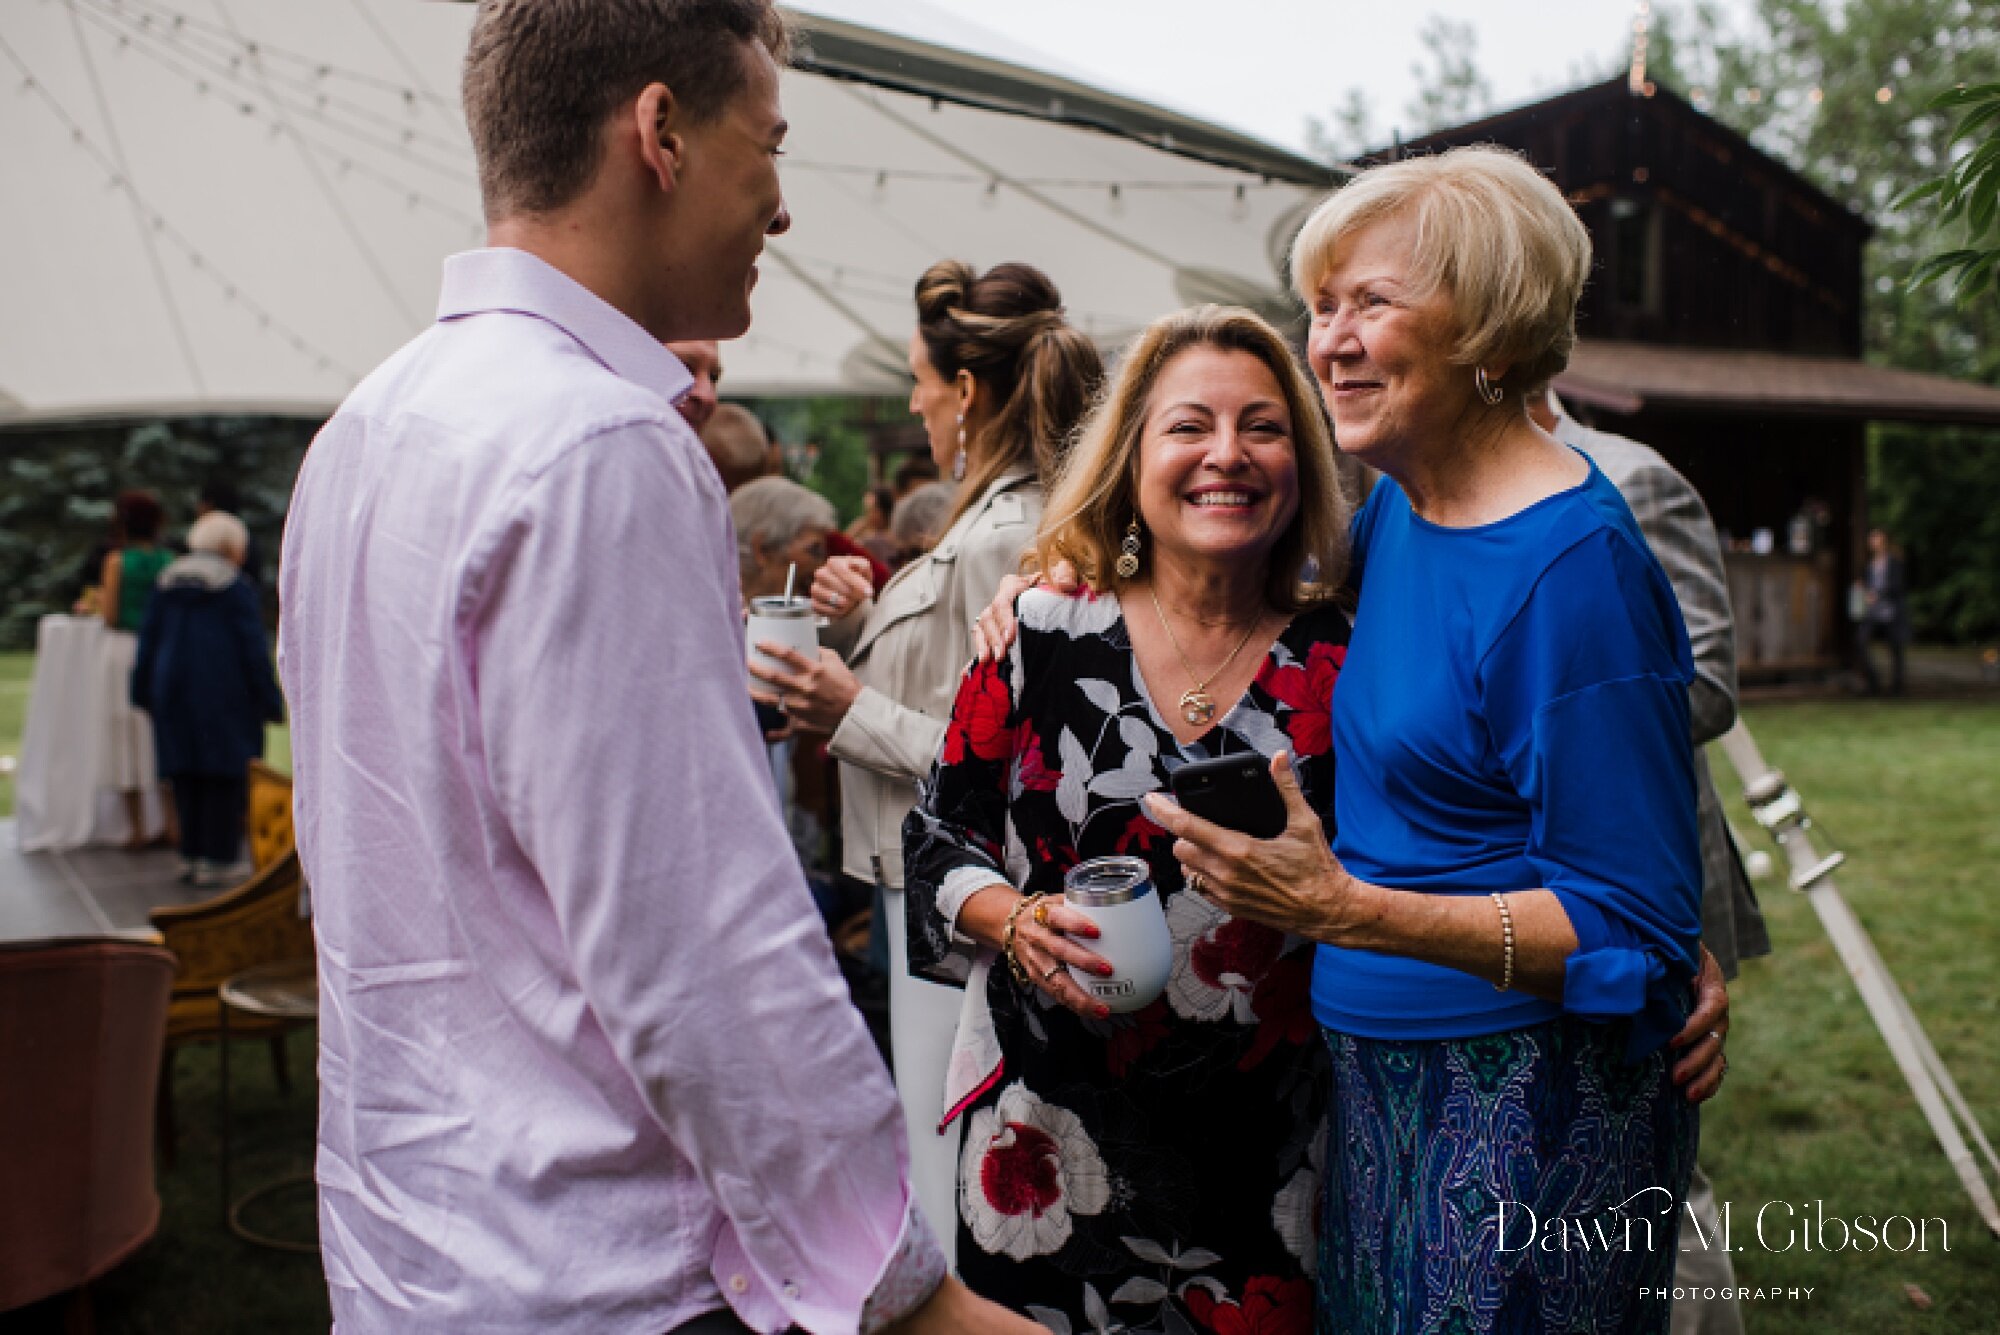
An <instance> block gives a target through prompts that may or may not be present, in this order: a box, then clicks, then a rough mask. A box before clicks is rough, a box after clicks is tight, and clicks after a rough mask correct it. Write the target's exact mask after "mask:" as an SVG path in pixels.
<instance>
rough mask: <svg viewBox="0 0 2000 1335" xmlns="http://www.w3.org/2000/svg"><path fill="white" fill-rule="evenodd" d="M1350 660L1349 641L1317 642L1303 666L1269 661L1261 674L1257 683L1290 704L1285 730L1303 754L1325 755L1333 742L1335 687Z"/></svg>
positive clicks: (1281, 701) (1308, 651)
mask: <svg viewBox="0 0 2000 1335" xmlns="http://www.w3.org/2000/svg"><path fill="white" fill-rule="evenodd" d="M1346 663H1347V646H1346V645H1344V644H1315V645H1314V646H1312V648H1311V649H1309V650H1307V651H1306V661H1305V665H1304V666H1303V667H1301V666H1300V665H1299V664H1297V663H1292V664H1289V665H1288V666H1285V667H1273V666H1272V665H1271V664H1270V663H1268V662H1267V663H1266V664H1265V665H1264V668H1263V670H1262V671H1260V672H1259V673H1258V674H1257V684H1258V685H1259V686H1262V687H1263V688H1264V690H1265V692H1266V693H1267V694H1269V695H1270V697H1271V698H1272V699H1273V700H1276V701H1277V702H1278V703H1280V704H1282V705H1284V706H1285V707H1286V710H1287V712H1286V714H1285V720H1284V722H1285V732H1286V733H1287V734H1288V735H1289V736H1290V737H1291V739H1292V748H1293V750H1294V751H1295V752H1296V753H1297V754H1298V755H1299V756H1301V757H1306V756H1323V755H1325V754H1326V753H1327V751H1328V749H1329V748H1330V747H1332V745H1333V688H1334V684H1335V683H1336V682H1337V681H1338V680H1339V679H1340V669H1341V668H1342V667H1344V666H1345V665H1346Z"/></svg>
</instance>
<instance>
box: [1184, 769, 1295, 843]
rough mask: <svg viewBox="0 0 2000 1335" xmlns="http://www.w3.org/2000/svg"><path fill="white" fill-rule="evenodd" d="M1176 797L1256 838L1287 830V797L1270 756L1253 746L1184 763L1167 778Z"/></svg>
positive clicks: (1197, 811) (1202, 814)
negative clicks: (1275, 778)
mask: <svg viewBox="0 0 2000 1335" xmlns="http://www.w3.org/2000/svg"><path fill="white" fill-rule="evenodd" d="M1167 783H1168V785H1169V786H1170V787H1171V788H1172V789H1173V794H1174V800H1175V801H1176V802H1179V803H1180V804H1181V806H1182V807H1183V808H1184V809H1186V810H1188V811H1191V812H1193V813H1194V814H1195V815H1197V816H1199V817H1201V818H1202V819H1203V820H1206V821H1212V822H1214V823H1215V824H1217V825H1220V826H1223V827H1224V828H1225V829H1231V830H1236V831H1238V832H1240V833H1242V834H1247V835H1249V836H1250V837H1251V838H1253V839H1269V838H1272V837H1274V836H1275V835H1278V834H1280V833H1282V832H1283V831H1284V828H1285V799H1284V797H1283V796H1282V795H1281V794H1280V793H1279V792H1278V785H1277V783H1276V782H1274V781H1273V780H1272V778H1271V765H1270V762H1269V761H1267V760H1265V759H1264V757H1262V756H1260V755H1257V754H1255V753H1254V752H1253V753H1251V754H1248V755H1241V756H1219V757H1217V758H1216V759H1213V760H1197V761H1194V762H1193V763H1191V764H1187V765H1183V766H1181V767H1180V768H1179V769H1177V770H1175V771H1174V772H1173V773H1172V774H1171V775H1169V776H1168V778H1167Z"/></svg>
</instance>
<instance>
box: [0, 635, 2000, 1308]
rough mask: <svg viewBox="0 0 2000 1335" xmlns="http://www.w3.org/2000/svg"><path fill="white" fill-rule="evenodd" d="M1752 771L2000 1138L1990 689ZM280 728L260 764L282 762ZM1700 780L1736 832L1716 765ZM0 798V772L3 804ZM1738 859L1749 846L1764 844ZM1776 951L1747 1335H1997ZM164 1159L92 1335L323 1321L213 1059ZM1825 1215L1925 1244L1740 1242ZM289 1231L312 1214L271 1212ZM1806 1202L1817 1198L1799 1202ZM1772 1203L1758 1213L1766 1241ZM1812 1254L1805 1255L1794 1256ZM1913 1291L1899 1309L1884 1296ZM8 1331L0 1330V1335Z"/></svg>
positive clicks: (1922, 1189) (23, 664) (1972, 1267)
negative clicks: (1792, 1214) (227, 1107)
mask: <svg viewBox="0 0 2000 1335" xmlns="http://www.w3.org/2000/svg"><path fill="white" fill-rule="evenodd" d="M29 665H30V660H29V659H28V658H27V656H25V655H9V656H0V755H12V754H18V739H19V734H20V720H21V713H22V710H23V708H24V706H25V699H26V690H27V678H28V674H29ZM1747 717H1748V719H1749V723H1750V726H1751V728H1752V730H1753V731H1754V732H1755V734H1756V736H1757V739H1758V741H1759V742H1760V744H1761V745H1762V746H1763V748H1764V753H1765V756H1766V757H1767V758H1768V759H1769V760H1770V761H1771V763H1773V764H1775V765H1778V766H1780V767H1781V768H1783V769H1784V770H1785V771H1786V773H1787V774H1789V775H1790V776H1791V778H1792V780H1793V782H1794V783H1795V784H1796V785H1797V787H1798V789H1799V791H1800V792H1801V793H1802V794H1803V795H1804V797H1805V799H1806V802H1807V806H1808V809H1809V810H1810V812H1811V813H1812V815H1813V817H1814V818H1815V819H1816V820H1817V821H1818V822H1819V824H1820V830H1821V833H1822V834H1823V835H1825V836H1829V837H1830V838H1831V840H1832V841H1833V843H1835V844H1836V845H1837V846H1838V847H1840V848H1841V849H1843V850H1845V851H1846V853H1847V854H1848V863H1847V866H1846V867H1844V868H1843V869H1842V870H1841V872H1840V873H1839V877H1838V880H1839V883H1840V886H1841V889H1842V891H1843V893H1844V894H1845V895H1846V896H1847V898H1848V899H1849V901H1850V902H1851V903H1852V904H1853V906H1854V908H1855V910H1856V912H1857V913H1858V914H1859V915H1860V917H1861V919H1862V921H1863V922H1864V923H1865V924H1866V926H1867V928H1868V930H1869V931H1870V932H1871V933H1872V934H1873V935H1874V937H1875V940H1876V943H1877V945H1878V946H1879V947H1880V949H1881V952H1882V955H1883V958H1884V959H1885V960H1886V961H1887V963H1888V965H1889V967H1890V969H1891V970H1892V971H1893V972H1894V973H1895V975H1896V977H1897V978H1898V979H1899V980H1900V981H1901V983H1902V985H1903V987H1904V989H1905V991H1906V992H1907V993H1908V994H1909V997H1910V1000H1911V1002H1912V1004H1913V1005H1914V1006H1915V1008H1916V1010H1917V1013H1918V1015H1919V1016H1920V1017H1921V1018H1922V1020H1923V1022H1924V1024H1925V1026H1926V1027H1927V1029H1928V1030H1929V1032H1930V1035H1931V1038H1932V1040H1933V1042H1934V1043H1935V1044H1936V1045H1937V1048H1938V1051H1939V1053H1940V1054H1941V1055H1942V1056H1943V1058H1944V1060H1945V1062H1946V1064H1947V1065H1948V1066H1950V1068H1951V1069H1952V1071H1953V1072H1954V1074H1955V1075H1956V1076H1957V1078H1958V1082H1959V1085H1960V1087H1961V1088H1962V1090H1963V1091H1964V1093H1965V1096H1966V1098H1967V1099H1968V1100H1969V1101H1970V1102H1971V1104H1972V1106H1973V1108H1974V1110H1975V1112H1976V1113H1977V1114H1978V1115H1979V1116H1980V1117H1981V1119H1982V1121H1983V1124H1984V1126H1985V1127H1986V1130H1987V1134H1988V1136H1989V1137H1995V1136H2000V984H1996V981H1995V978H1996V973H2000V904H1996V900H1995V891H1994V890H1993V888H1992V869H1993V867H1994V866H1996V865H2000V696H1992V695H1988V696H1984V697H1982V698H1978V699H1969V700H1961V701H1940V700H1925V701H1894V702H1887V703H1881V702H1864V701H1848V700H1841V701H1827V702H1807V703H1796V704H1771V705H1763V706H1759V707H1756V708H1753V709H1751V710H1750V711H1749V712H1748V715H1747ZM286 742H287V738H286V736H285V734H284V733H283V731H282V730H274V732H273V737H272V743H273V744H272V745H271V747H270V748H269V750H268V754H269V755H270V757H271V758H272V760H273V761H274V763H278V764H280V765H282V766H286V767H288V766H289V756H290V752H289V747H288V746H287V745H286ZM1713 760H1714V763H1715V766H1716V774H1717V778H1718V780H1719V781H1720V783H1721V785H1722V787H1723V790H1724V793H1725V794H1726V795H1728V797H1729V798H1730V801H1731V803H1732V808H1733V814H1734V815H1736V816H1738V817H1740V820H1739V824H1740V825H1741V826H1742V827H1743V828H1745V829H1746V830H1749V829H1750V828H1751V826H1750V822H1749V819H1748V816H1747V814H1746V813H1744V811H1743V809H1742V807H1741V805H1740V803H1738V802H1736V801H1735V797H1734V794H1735V792H1736V783H1735V779H1734V776H1733V772H1732V771H1730V769H1729V767H1728V764H1727V762H1726V761H1724V760H1723V759H1722V757H1721V756H1720V754H1719V753H1718V754H1717V755H1716V756H1714V757H1713ZM11 790H12V785H11V783H10V782H6V781H0V802H4V803H5V804H6V805H5V807H4V808H0V810H11V806H12V793H11ZM1750 842H1751V846H1753V847H1765V848H1769V847H1770V845H1769V844H1768V842H1766V841H1764V839H1763V836H1762V834H1761V833H1756V834H1753V835H1752V836H1751V839H1750ZM1759 893H1760V894H1761V895H1762V897H1763V900H1764V907H1765V911H1766V913H1767V915H1768V917H1769V920H1770V925H1771V935H1772V938H1773V941H1774V943H1775V953H1774V954H1773V955H1772V956H1771V957H1770V958H1768V959H1765V960H1758V961H1753V962H1751V963H1749V964H1748V965H1746V966H1745V969H1744V973H1743V976H1742V978H1740V979H1739V980H1738V982H1737V984H1736V985H1735V987H1734V989H1733V996H1734V1015H1735V1030H1734V1033H1733V1034H1732V1036H1731V1039H1730V1052H1731V1073H1730V1077H1729V1081H1728V1084H1727V1086H1726V1088H1725V1091H1724V1093H1723V1094H1722V1095H1721V1096H1720V1097H1719V1098H1718V1099H1717V1100H1716V1101H1715V1102H1713V1103H1711V1104H1709V1105H1708V1110H1707V1112H1706V1113H1705V1115H1704V1119H1703V1126H1702V1150H1701V1159H1702V1162H1703V1164H1704V1166H1705V1167H1706V1168H1707V1169H1708V1172H1709V1175H1710V1177H1711V1178H1713V1179H1714V1181H1715V1185H1716V1191H1717V1193H1718V1195H1719V1196H1720V1197H1721V1199H1723V1200H1725V1201H1728V1202H1731V1203H1732V1216H1733V1224H1734V1227H1733V1241H1734V1243H1735V1245H1736V1246H1737V1248H1738V1249H1739V1250H1738V1254H1737V1255H1736V1258H1735V1260H1736V1266H1737V1276H1738V1280H1739V1282H1740V1283H1742V1284H1744V1285H1747V1286H1763V1287H1764V1288H1766V1289H1767V1290H1768V1289H1771V1288H1778V1289H1787V1290H1789V1289H1792V1288H1799V1289H1804V1288H1807V1287H1810V1288H1811V1289H1812V1296H1811V1298H1810V1299H1801V1300H1798V1301H1789V1300H1787V1301H1776V1302H1765V1303H1761V1304H1750V1305H1747V1306H1746V1308H1745V1312H1744V1315H1745V1318H1746V1322H1747V1325H1748V1329H1749V1330H1750V1332H1751V1333H1752V1335H1767V1333H1768V1335H1791V1333H1793V1332H1798V1333H1800V1335H1803V1333H1804V1332H1822V1331H1833V1332H1867V1335H1899V1333H1900V1332H1912V1333H1915V1332H1927V1333H1928V1332H1938V1333H1944V1332H1949V1333H1950V1335H1961V1332H1979V1331H1988V1332H1996V1331H2000V1241H1996V1240H1995V1239H1993V1238H1992V1237H1990V1236H1989V1235H1988V1234H1987V1233H1986V1232H1985V1230H1984V1228H1983V1227H1982V1226H1981V1225H1980V1223H1979V1221H1978V1219H1977V1217H1976V1216H1975V1215H1974V1214H1973V1212H1972V1209H1971V1206H1970V1205H1969V1203H1967V1201H1966V1200H1965V1197H1964V1195H1963V1193H1962V1192H1961V1191H1960V1189H1959V1186H1958V1182H1957V1179H1956V1178H1955V1177H1954V1176H1953V1175H1952V1173H1951V1171H1950V1169H1949V1168H1948V1166H1947V1165H1946V1164H1945V1161H1944V1157H1943V1155H1942V1154H1941V1153H1940V1152H1939V1150H1938V1148H1937V1144H1936V1142H1935V1141H1934V1140H1933V1139H1932V1137H1931V1134H1930V1130H1929V1128H1928V1127H1927V1126H1926V1124H1925V1123H1924V1120H1923V1117H1922V1115H1921V1114H1920V1113H1919V1111H1918V1110H1917V1107H1916V1103H1915V1100H1914V1099H1913V1098H1912V1097H1911V1096H1910V1093H1909V1090H1908V1088H1907V1087H1906V1086H1905V1085H1904V1083H1903V1081H1902V1078H1901V1076H1900V1075H1899V1073H1898V1072H1897V1069H1896V1066H1895V1064H1894V1062H1893V1061H1892V1060H1891V1059H1890V1057H1889V1054H1888V1050H1887V1049H1886V1048H1885V1047H1884V1046H1883V1044H1882V1040H1881V1037H1880V1036H1879V1035H1878V1034H1877V1033H1876V1031H1875V1028H1874V1025H1873V1024H1872V1023H1871V1022H1870V1020H1869V1018H1868V1013H1867V1011H1866V1010H1865V1009H1864V1008H1863V1006H1862V1004H1861V1001H1860V998H1859V997H1858V995H1857V994H1856V993H1855V991H1854V987H1853V985H1852V983H1851V982H1850V981H1849V980H1848V977H1847V974H1846V971H1845V970H1844V969H1843V968H1842V966H1841V964H1840V961H1839V959H1838V957H1837V956H1835V954H1834V953H1833V950H1832V948H1831V947H1830V946H1829V945H1828V943H1827V941H1826V937H1825V935H1824V933H1822V931H1821V930H1820V927H1819V922H1818V919H1817V917H1816V916H1815V915H1814V914H1813V911H1812V908H1811V906H1810V904H1808V903H1807V902H1806V900H1805V899H1804V898H1803V897H1801V896H1799V895H1797V894H1794V893H1793V892H1791V891H1790V890H1787V889H1785V888H1783V887H1782V885H1781V884H1780V883H1779V882H1777V881H1775V880H1772V881H1765V882H1762V883H1760V885H1759ZM241 1051H242V1058H241V1062H240V1067H239V1080H240V1082H241V1083H240V1085H239V1088H240V1089H241V1090H242V1095H241V1098H242V1099H243V1106H242V1107H241V1109H240V1113H239V1116H240V1120H239V1122H238V1126H239V1128H240V1129H239V1135H241V1136H243V1137H245V1139H246V1154H247V1155H248V1156H249V1157H247V1158H246V1159H245V1161H244V1165H243V1167H242V1169H241V1170H240V1178H239V1180H242V1181H250V1180H252V1179H253V1178H255V1177H257V1176H258V1175H260V1174H263V1173H268V1172H274V1171H277V1170H278V1169H280V1168H282V1167H284V1166H286V1164H287V1163H288V1162H289V1163H291V1164H293V1165H296V1164H297V1163H299V1162H301V1161H302V1160H301V1158H300V1156H302V1155H303V1154H305V1153H306V1152H307V1150H308V1148H309V1147H310V1144H311V1140H312V1107H311V1085H310V1067H311V1065H312V1063H311V1056H310V1054H311V1048H310V1040H309V1038H308V1037H307V1036H305V1035H299V1036H295V1037H294V1039H293V1040H292V1069H293V1073H294V1076H295V1077H300V1076H302V1077H304V1078H303V1079H301V1080H300V1088H299V1089H298V1090H297V1091H296V1092H295V1093H294V1094H293V1095H292V1097H291V1098H289V1099H279V1098H278V1097H277V1096H276V1094H275V1093H274V1092H273V1090H272V1087H271V1079H270V1070H269V1064H268V1062H267V1061H266V1059H265V1057H264V1054H263V1052H262V1051H261V1050H260V1049H259V1047H258V1046H257V1045H249V1044H246V1045H244V1046H243V1048H242V1049H241ZM176 1084H177V1089H178V1093H179V1107H180V1112H181V1125H182V1153H181V1158H180V1162H179V1164H178V1165H177V1166H176V1167H175V1168H173V1169H172V1170H170V1171H169V1170H163V1171H162V1175H161V1194H162V1198H163V1200H164V1202H165V1214H164V1217H163V1219H162V1223H161V1229H160V1236H159V1238H158V1239H157V1240H155V1241H154V1242H153V1243H152V1244H151V1245H150V1246H149V1247H148V1248H146V1249H145V1250H144V1251H143V1252H141V1253H140V1255H139V1256H137V1257H136V1258H134V1260H133V1261H132V1262H131V1263H130V1264H129V1265H127V1266H125V1267H124V1268H122V1269H121V1270H120V1271H118V1272H117V1273H116V1274H114V1275H112V1276H109V1277H107V1278H106V1279H105V1280H104V1281H103V1283H102V1284H101V1285H100V1286H99V1301H98V1316H99V1322H100V1325H101V1326H102V1328H103V1329H105V1330H106V1331H113V1332H117V1331H130V1332H148V1333H149V1335H153V1333H159V1335H165V1333H166V1332H188V1333H189V1335H193V1333H195V1332H200V1333H201V1335H210V1333H211V1332H229V1331H246V1332H248V1331H258V1332H288V1331H300V1332H304V1331H309V1330H318V1331H323V1330H325V1329H326V1326H327V1316H326V1307H325V1296H324V1291H323V1288H322V1287H321V1281H320V1276H319V1271H318V1268H317V1266H316V1265H315V1264H314V1263H313V1262H312V1261H311V1260H310V1259H309V1258H302V1257H292V1256H281V1255H274V1254H270V1253H265V1252H259V1251H256V1250H253V1249H251V1248H249V1247H247V1246H245V1245H243V1244H242V1243H240V1242H238V1241H237V1240H236V1239H235V1238H233V1237H231V1236H230V1235H228V1234H227V1233H226V1232H224V1231H223V1229H222V1227H221V1223H220V1221H219V1218H218V1216H217V1209H216V1204H215V1158H214V1151H215V1145H214V1128H213V1110H214V1057H213V1054H212V1051H210V1050H208V1049H197V1050H195V1051H192V1052H189V1053H187V1054H185V1055H184V1057H183V1059H182V1062H181V1069H180V1076H179V1079H178V1080H177V1082H176ZM1774 1201H1775V1202H1785V1203H1789V1204H1790V1205H1791V1206H1793V1207H1794V1208H1795V1209H1799V1208H1802V1207H1805V1206H1807V1205H1808V1204H1809V1203H1813V1202H1824V1207H1823V1209H1824V1213H1825V1214H1826V1215H1828V1216H1833V1217H1840V1218H1852V1217H1854V1216H1857V1215H1874V1216H1876V1217H1877V1218H1878V1219H1880V1218H1883V1217H1886V1216H1890V1215H1906V1216H1909V1217H1911V1218H1915V1219H1921V1218H1925V1217H1938V1218H1942V1219H1943V1220H1944V1221H1945V1225H1946V1227H1947V1229H1948V1230H1949V1245H1950V1250H1949V1251H1945V1250H1943V1249H1942V1246H1941V1242H1942V1241H1943V1240H1942V1239H1941V1238H1940V1236H1939V1231H1938V1229H1937V1227H1936V1225H1932V1226H1931V1250H1930V1252H1929V1253H1927V1254H1918V1253H1914V1252H1912V1253H1908V1254H1902V1255H1898V1254H1894V1253H1890V1252H1885V1251H1881V1250H1877V1251H1874V1252H1872V1253H1856V1252H1854V1251H1852V1250H1849V1251H1843V1252H1837V1253H1831V1254H1829V1253H1827V1252H1823V1251H1820V1250H1817V1249H1815V1250H1813V1251H1810V1252H1807V1251H1805V1250H1803V1249H1801V1248H1800V1247H1799V1246H1797V1245H1796V1244H1795V1245H1794V1247H1793V1249H1792V1250H1789V1251H1775V1250H1767V1249H1766V1248H1764V1247H1761V1246H1759V1244H1758V1240H1757V1237H1756V1234H1755V1219H1756V1215H1757V1212H1758V1210H1759V1209H1760V1208H1761V1207H1763V1206H1764V1205H1765V1204H1766V1203H1767V1202H1774ZM291 1208H292V1211H293V1217H292V1219H291V1220H290V1222H292V1223H293V1224H294V1226H300V1225H304V1224H306V1223H308V1222H309V1214H308V1213H307V1212H306V1209H305V1205H304V1203H303V1202H294V1203H293V1204H292V1207H291ZM1812 1208H1814V1209H1819V1208H1821V1207H1818V1206H1813V1207H1812ZM1783 1217H1784V1211H1783V1209H1782V1208H1778V1207H1774V1208H1773V1210H1772V1211H1771V1212H1770V1213H1769V1214H1767V1216H1766V1218H1767V1227H1766V1230H1765V1236H1766V1241H1767V1242H1768V1243H1769V1244H1771V1246H1772V1247H1777V1246H1782V1245H1783V1243H1784V1241H1785V1230H1784V1229H1783V1228H1782V1227H1779V1225H1781V1224H1782V1223H1783ZM1814 1245H1815V1248H1817V1246H1818V1244H1817V1243H1815V1244H1814ZM1909 1284H1914V1285H1916V1286H1918V1287H1919V1288H1921V1289H1922V1290H1923V1291H1924V1293H1926V1294H1927V1295H1928V1296H1929V1297H1930V1299H1931V1300H1932V1302H1933V1304H1934V1306H1933V1307H1932V1308H1931V1310H1929V1311H1919V1310H1918V1309H1917V1308H1916V1307H1915V1306H1914V1305H1913V1304H1912V1302H1911V1300H1910V1299H1909V1298H1908V1297H1907V1296H1906V1293H1905V1289H1904V1286H1905V1285H1909ZM5 1326H6V1323H5V1322H4V1321H0V1329H4V1328H5Z"/></svg>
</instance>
